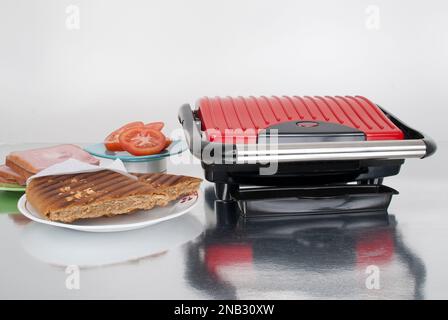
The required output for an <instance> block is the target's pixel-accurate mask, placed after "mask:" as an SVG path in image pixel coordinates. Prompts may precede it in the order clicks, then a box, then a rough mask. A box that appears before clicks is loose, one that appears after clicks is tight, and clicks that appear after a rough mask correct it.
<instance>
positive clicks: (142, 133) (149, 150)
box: [118, 127, 166, 156]
mask: <svg viewBox="0 0 448 320" xmlns="http://www.w3.org/2000/svg"><path fill="white" fill-rule="evenodd" d="M118 140H119V141H120V144H121V147H122V148H123V149H124V150H126V151H127V152H129V153H130V154H132V155H134V156H147V155H150V154H156V153H159V152H160V151H162V150H163V149H165V145H166V138H165V136H164V135H163V133H162V132H160V131H158V130H154V129H151V128H147V127H134V128H129V129H127V130H125V131H123V132H122V133H121V134H120V136H119V137H118Z"/></svg>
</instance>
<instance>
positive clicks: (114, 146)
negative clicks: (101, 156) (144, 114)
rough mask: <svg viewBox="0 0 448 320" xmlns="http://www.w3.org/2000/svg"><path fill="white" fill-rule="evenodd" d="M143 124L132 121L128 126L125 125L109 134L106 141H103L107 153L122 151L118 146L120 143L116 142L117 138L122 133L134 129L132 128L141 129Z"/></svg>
mask: <svg viewBox="0 0 448 320" xmlns="http://www.w3.org/2000/svg"><path fill="white" fill-rule="evenodd" d="M144 125H145V124H144V123H143V122H141V121H134V122H130V123H128V124H125V125H124V126H122V127H121V128H119V129H117V130H115V131H114V132H112V133H111V134H109V135H108V136H107V137H106V139H104V145H105V146H106V149H107V150H109V151H124V150H123V148H122V147H121V145H120V141H119V140H118V136H119V135H120V133H122V132H123V131H125V130H127V129H129V128H134V127H143V126H144Z"/></svg>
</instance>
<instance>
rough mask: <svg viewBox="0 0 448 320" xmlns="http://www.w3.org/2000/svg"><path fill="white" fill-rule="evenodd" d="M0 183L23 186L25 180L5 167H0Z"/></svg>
mask: <svg viewBox="0 0 448 320" xmlns="http://www.w3.org/2000/svg"><path fill="white" fill-rule="evenodd" d="M0 178H1V179H0V182H2V183H13V184H20V185H25V182H26V178H25V177H23V176H22V175H20V174H18V173H17V172H15V171H14V170H12V169H11V168H10V167H8V166H6V165H0Z"/></svg>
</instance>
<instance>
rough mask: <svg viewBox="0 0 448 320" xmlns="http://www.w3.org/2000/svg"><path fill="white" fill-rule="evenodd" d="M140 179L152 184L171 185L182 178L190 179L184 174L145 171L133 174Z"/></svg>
mask: <svg viewBox="0 0 448 320" xmlns="http://www.w3.org/2000/svg"><path fill="white" fill-rule="evenodd" d="M135 175H136V176H137V177H138V178H139V180H140V181H144V182H146V183H150V184H151V185H153V186H165V187H169V186H173V185H175V184H177V183H179V182H181V181H182V180H185V179H190V177H186V176H178V175H171V174H165V173H146V174H135Z"/></svg>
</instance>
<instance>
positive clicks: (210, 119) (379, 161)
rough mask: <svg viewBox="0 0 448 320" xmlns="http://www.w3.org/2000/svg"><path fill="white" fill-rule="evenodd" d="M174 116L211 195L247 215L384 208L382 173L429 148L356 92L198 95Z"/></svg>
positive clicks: (387, 196)
mask: <svg viewBox="0 0 448 320" xmlns="http://www.w3.org/2000/svg"><path fill="white" fill-rule="evenodd" d="M179 121H180V123H181V124H182V126H183V128H184V131H185V135H186V139H187V143H188V145H189V148H190V151H191V152H192V153H193V155H194V156H196V157H197V158H199V159H200V160H201V163H202V167H203V169H204V173H205V178H206V180H208V181H210V182H213V183H214V184H215V193H216V197H217V199H218V200H219V201H221V202H222V203H225V204H226V205H227V204H229V205H232V204H235V203H237V204H238V206H239V209H240V210H241V212H242V213H243V214H244V215H245V216H246V217H248V218H250V217H264V218H273V217H274V218H276V217H278V216H282V215H286V216H289V215H291V214H305V215H307V214H330V213H347V212H354V213H361V212H363V211H366V210H368V211H369V212H371V211H372V208H377V209H378V210H380V211H381V210H384V209H387V207H388V205H389V203H390V200H391V197H392V195H393V194H396V193H397V192H396V191H395V190H393V189H391V188H389V187H386V186H384V185H383V183H382V182H383V178H384V177H388V176H393V175H396V174H398V173H399V170H400V167H401V165H402V164H403V163H404V160H405V159H406V158H424V157H428V156H430V155H432V154H433V153H434V152H435V150H436V145H435V143H434V142H433V140H431V139H430V138H429V137H427V136H424V135H423V134H422V133H420V132H418V131H416V130H414V129H412V128H410V127H409V126H407V125H405V124H404V123H403V122H401V121H400V120H399V119H398V118H396V117H395V116H393V115H392V114H390V113H389V112H387V111H386V110H384V109H383V108H381V107H380V106H378V105H377V104H375V103H373V102H372V101H370V100H369V99H367V98H365V97H362V96H325V97H319V96H314V97H310V96H303V97H299V96H282V97H276V96H272V97H264V96H262V97H225V98H221V97H214V98H210V97H204V98H202V99H200V100H199V101H198V102H197V105H196V107H195V108H194V110H193V109H192V108H191V106H190V105H189V104H185V105H183V106H182V107H181V109H180V111H179Z"/></svg>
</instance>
